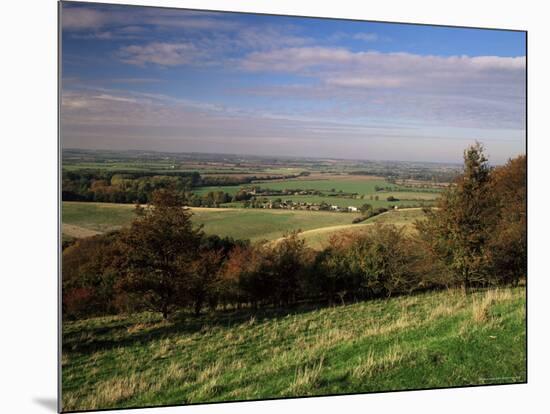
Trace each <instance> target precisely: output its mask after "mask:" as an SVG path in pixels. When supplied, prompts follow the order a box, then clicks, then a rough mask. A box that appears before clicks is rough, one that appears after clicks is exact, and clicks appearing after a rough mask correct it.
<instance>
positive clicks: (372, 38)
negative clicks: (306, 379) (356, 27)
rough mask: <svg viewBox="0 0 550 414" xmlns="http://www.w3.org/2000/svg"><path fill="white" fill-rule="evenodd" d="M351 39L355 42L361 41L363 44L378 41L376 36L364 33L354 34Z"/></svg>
mask: <svg viewBox="0 0 550 414" xmlns="http://www.w3.org/2000/svg"><path fill="white" fill-rule="evenodd" d="M352 38H353V39H355V40H362V41H364V42H376V41H377V40H379V37H378V34H376V33H364V32H360V33H355V34H354V35H353V36H352Z"/></svg>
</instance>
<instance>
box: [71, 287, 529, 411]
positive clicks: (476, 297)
mask: <svg viewBox="0 0 550 414" xmlns="http://www.w3.org/2000/svg"><path fill="white" fill-rule="evenodd" d="M525 341H526V337H525V289H524V288H522V287H520V288H515V289H499V290H489V291H479V292H474V293H471V294H468V295H464V294H463V293H462V292H461V291H455V290H451V291H445V292H436V293H425V294H420V295H416V296H410V297H402V298H394V299H389V300H376V301H371V302H363V303H356V304H350V305H346V306H339V307H329V308H322V309H309V310H308V309H295V310H294V311H285V312H283V311H276V310H264V311H260V312H258V313H257V314H256V315H255V316H252V315H250V314H248V313H247V312H245V311H234V312H224V313H218V314H214V315H203V316H202V317H199V318H196V319H195V318H191V317H185V316H181V317H180V318H176V319H175V320H173V321H162V319H161V318H160V317H159V316H158V315H154V314H148V313H144V314H139V315H135V316H128V317H126V316H113V317H104V318H93V319H88V320H81V321H78V322H65V323H64V325H63V353H62V366H63V380H62V384H63V409H64V410H67V411H70V410H86V409H93V408H96V407H101V408H115V407H117V408H122V407H125V408H130V407H139V406H144V405H162V404H186V403H198V402H207V401H229V400H243V399H259V398H273V397H288V396H304V395H323V394H334V393H351V392H372V391H387V390H403V389H411V388H412V389H419V388H433V387H450V386H463V385H472V384H496V383H511V382H524V381H525V380H526V371H525V370H526V365H525V361H526V359H525V358H526V342H525Z"/></svg>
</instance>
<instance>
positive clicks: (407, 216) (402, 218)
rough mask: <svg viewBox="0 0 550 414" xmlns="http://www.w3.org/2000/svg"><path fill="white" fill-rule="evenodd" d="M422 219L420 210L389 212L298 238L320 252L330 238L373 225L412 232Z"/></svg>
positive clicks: (316, 230)
mask: <svg viewBox="0 0 550 414" xmlns="http://www.w3.org/2000/svg"><path fill="white" fill-rule="evenodd" d="M424 218H425V214H424V212H423V211H422V209H421V208H413V209H404V210H390V211H388V212H386V213H382V214H380V215H378V216H374V217H371V218H370V219H368V220H365V221H363V222H361V223H356V224H343V225H338V226H331V227H321V228H317V229H312V230H307V231H304V232H303V233H301V235H300V237H301V238H303V239H304V240H305V241H306V243H307V245H308V246H309V247H311V248H313V249H317V250H321V249H323V248H325V247H327V246H328V245H329V242H330V239H331V237H333V236H335V235H343V234H349V233H353V234H360V233H364V232H368V231H369V230H371V229H372V227H373V225H374V224H375V223H383V224H393V225H395V226H398V227H405V231H406V232H414V231H415V228H414V223H415V221H417V220H423V219H424Z"/></svg>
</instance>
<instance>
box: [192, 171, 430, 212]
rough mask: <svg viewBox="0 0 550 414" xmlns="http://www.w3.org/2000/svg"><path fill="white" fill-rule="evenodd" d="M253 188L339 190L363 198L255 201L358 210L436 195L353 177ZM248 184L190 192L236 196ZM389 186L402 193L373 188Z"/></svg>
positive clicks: (422, 202) (426, 201) (289, 197)
mask: <svg viewBox="0 0 550 414" xmlns="http://www.w3.org/2000/svg"><path fill="white" fill-rule="evenodd" d="M255 185H258V186H260V187H261V188H264V189H271V190H296V189H301V190H318V191H322V192H324V193H325V194H327V193H330V192H331V190H332V189H335V190H336V191H337V192H338V191H340V190H342V191H343V192H345V193H357V194H359V195H363V196H364V198H346V197H338V196H328V195H320V196H316V195H304V196H296V195H277V196H267V197H262V196H261V195H260V196H258V198H260V199H262V198H267V199H270V200H275V199H277V198H281V199H282V200H292V201H295V202H306V203H315V204H321V203H322V202H325V203H328V204H334V205H337V206H339V207H348V206H355V207H360V206H362V205H363V204H365V203H368V204H371V205H372V206H373V207H387V206H389V205H398V206H403V205H411V204H414V205H432V204H434V201H435V200H436V199H437V197H438V196H439V193H438V192H436V191H410V190H409V191H407V189H406V187H402V186H398V185H395V184H390V183H388V182H387V181H385V180H379V179H365V178H356V177H353V176H350V177H338V178H332V179H331V178H328V179H324V180H323V179H318V180H311V179H304V178H300V179H291V180H284V181H283V180H281V181H272V182H263V183H257V184H255ZM247 186H250V185H229V186H212V187H198V188H196V189H194V190H193V192H194V193H195V194H198V195H205V194H207V193H208V192H211V191H214V192H215V191H224V192H226V193H229V194H231V195H234V194H236V193H237V192H238V191H239V190H240V189H241V188H243V187H247ZM376 186H379V187H388V186H389V187H392V188H395V189H401V190H402V191H376V190H375V187H376ZM371 196H372V197H373V198H374V197H375V196H378V198H379V199H378V200H374V199H373V200H371V199H370V197H371ZM389 196H393V197H395V198H397V199H398V200H399V201H387V200H386V199H387V198H388V197H389ZM226 205H230V206H235V207H238V206H242V203H228V204H226Z"/></svg>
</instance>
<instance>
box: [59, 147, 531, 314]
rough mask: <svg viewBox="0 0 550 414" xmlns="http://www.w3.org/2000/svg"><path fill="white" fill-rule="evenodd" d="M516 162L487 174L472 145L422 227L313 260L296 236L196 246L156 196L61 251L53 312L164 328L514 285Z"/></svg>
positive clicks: (381, 231)
mask: <svg viewBox="0 0 550 414" xmlns="http://www.w3.org/2000/svg"><path fill="white" fill-rule="evenodd" d="M526 174H527V170H526V158H525V156H519V157H517V158H515V159H513V160H510V161H509V162H508V163H507V164H506V165H504V166H500V167H496V168H491V167H490V166H489V164H488V162H487V159H486V157H485V155H484V153H483V148H482V147H481V146H480V145H479V144H476V145H474V146H471V147H469V148H468V149H467V150H466V151H465V153H464V173H463V174H462V175H461V176H460V177H458V178H457V179H456V180H455V182H454V183H453V185H451V186H449V187H448V188H447V190H446V191H444V192H443V193H442V196H441V199H440V200H439V203H438V206H437V208H435V209H426V211H425V212H426V215H427V218H426V220H419V221H418V222H416V223H415V228H416V231H414V232H406V231H405V230H404V229H403V228H399V227H396V226H393V225H377V226H374V228H373V229H372V231H369V232H366V233H360V234H358V233H349V234H344V235H339V236H335V237H333V238H332V240H331V241H330V243H329V244H328V247H326V248H325V249H323V250H321V251H314V250H312V249H310V248H309V247H308V246H307V245H306V244H305V242H304V241H303V240H302V239H301V238H300V236H299V233H298V232H294V233H290V234H288V235H286V237H284V238H283V239H282V240H281V241H278V242H271V243H267V242H263V243H255V244H251V243H249V242H248V241H242V240H233V239H231V238H219V237H217V236H207V235H205V234H204V232H203V231H202V229H201V228H200V227H195V226H193V224H192V223H191V216H190V214H191V213H190V212H189V211H188V210H185V209H183V208H181V205H182V201H181V199H180V197H179V196H178V193H177V192H174V191H171V190H168V189H160V190H156V191H154V192H153V194H152V203H151V204H150V205H149V206H148V207H146V208H144V207H142V206H137V207H136V213H137V216H136V219H135V220H134V221H133V222H132V224H131V225H130V226H129V227H128V228H126V229H123V230H121V231H118V232H113V233H109V234H105V235H100V236H95V237H91V238H86V239H81V240H78V241H76V242H75V243H74V244H72V245H71V246H69V247H67V248H66V249H65V250H64V252H63V312H64V315H65V316H66V317H75V318H79V317H87V316H90V315H100V314H111V313H120V312H134V311H142V310H150V311H155V312H159V313H161V314H162V315H163V316H164V317H165V318H167V317H170V315H171V314H173V313H174V312H177V311H192V312H193V313H194V314H199V313H200V312H201V311H202V310H204V309H207V308H208V309H211V310H215V309H220V308H226V307H231V308H235V307H237V308H238V307H248V308H251V309H254V308H258V307H263V306H294V305H296V304H299V303H302V302H305V301H308V302H317V303H320V304H322V303H329V304H332V303H342V304H345V303H348V302H350V301H356V300H368V299H372V298H379V297H390V296H395V295H404V294H411V293H413V292H415V291H419V290H428V289H440V288H448V287H457V286H458V287H462V288H464V289H465V290H469V289H471V288H476V287H484V286H492V285H500V284H517V283H518V281H519V280H520V279H521V278H523V277H525V276H526V271H527V246H526V243H527V241H526V218H527V211H526V194H527V187H526Z"/></svg>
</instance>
